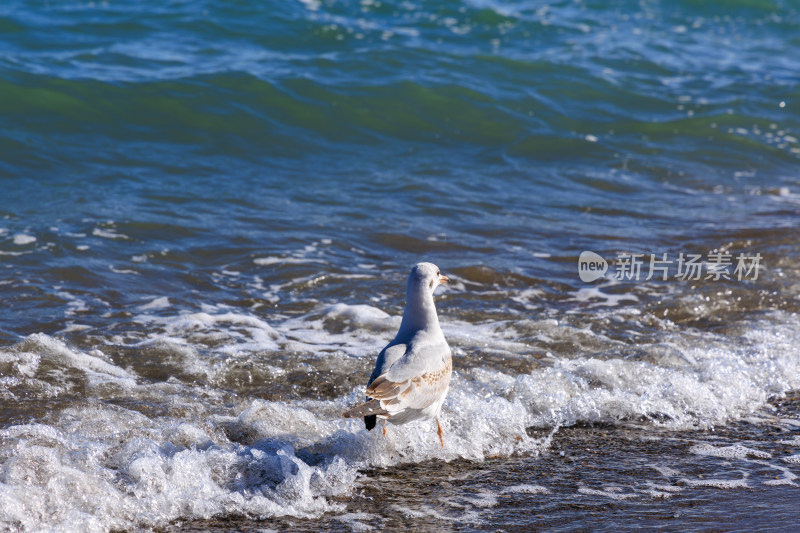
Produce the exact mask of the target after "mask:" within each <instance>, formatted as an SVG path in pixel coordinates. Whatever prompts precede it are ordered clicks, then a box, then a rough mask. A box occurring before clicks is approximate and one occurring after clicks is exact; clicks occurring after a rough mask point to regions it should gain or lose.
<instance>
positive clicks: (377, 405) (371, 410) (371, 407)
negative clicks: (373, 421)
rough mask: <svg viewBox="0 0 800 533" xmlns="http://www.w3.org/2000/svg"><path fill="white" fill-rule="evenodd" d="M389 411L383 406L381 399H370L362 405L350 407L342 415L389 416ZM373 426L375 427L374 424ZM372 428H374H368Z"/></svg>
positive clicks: (347, 416)
mask: <svg viewBox="0 0 800 533" xmlns="http://www.w3.org/2000/svg"><path fill="white" fill-rule="evenodd" d="M388 414H389V411H387V410H386V409H384V408H383V407H382V406H381V401H380V400H370V401H368V402H364V403H362V404H360V405H356V406H355V407H353V408H352V409H348V410H347V411H345V412H344V413H342V416H343V417H344V418H361V417H362V416H373V415H377V416H387V415H388ZM372 427H375V426H374V425H373V426H372ZM368 429H372V428H368Z"/></svg>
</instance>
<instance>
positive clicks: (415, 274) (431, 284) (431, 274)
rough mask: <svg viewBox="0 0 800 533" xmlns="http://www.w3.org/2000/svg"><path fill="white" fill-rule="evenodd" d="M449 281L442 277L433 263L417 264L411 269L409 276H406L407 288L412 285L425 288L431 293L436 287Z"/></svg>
mask: <svg viewBox="0 0 800 533" xmlns="http://www.w3.org/2000/svg"><path fill="white" fill-rule="evenodd" d="M449 281H450V280H449V279H448V278H447V276H442V273H441V272H440V271H439V267H437V266H436V265H434V264H433V263H417V264H416V265H414V267H413V268H412V269H411V274H410V275H409V276H408V284H409V287H410V286H412V285H416V286H418V287H425V288H427V289H428V290H429V291H430V292H431V293H433V291H434V289H436V287H438V286H439V285H441V284H443V283H448V282H449Z"/></svg>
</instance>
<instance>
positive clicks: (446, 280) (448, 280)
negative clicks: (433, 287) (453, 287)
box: [439, 276, 450, 284]
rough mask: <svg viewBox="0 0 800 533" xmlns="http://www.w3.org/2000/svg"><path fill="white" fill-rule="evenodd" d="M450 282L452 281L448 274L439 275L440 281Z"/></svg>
mask: <svg viewBox="0 0 800 533" xmlns="http://www.w3.org/2000/svg"><path fill="white" fill-rule="evenodd" d="M449 282H450V278H448V277H447V276H439V283H444V284H447V283H449Z"/></svg>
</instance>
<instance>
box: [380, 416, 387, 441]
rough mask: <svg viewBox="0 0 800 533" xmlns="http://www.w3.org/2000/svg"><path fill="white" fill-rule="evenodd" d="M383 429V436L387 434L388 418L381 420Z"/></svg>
mask: <svg viewBox="0 0 800 533" xmlns="http://www.w3.org/2000/svg"><path fill="white" fill-rule="evenodd" d="M381 431H382V432H383V436H384V437H385V436H386V420H385V419H384V420H381Z"/></svg>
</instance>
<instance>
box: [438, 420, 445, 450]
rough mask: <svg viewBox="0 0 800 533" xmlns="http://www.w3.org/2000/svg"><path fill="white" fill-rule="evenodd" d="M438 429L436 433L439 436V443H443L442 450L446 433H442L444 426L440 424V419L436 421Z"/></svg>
mask: <svg viewBox="0 0 800 533" xmlns="http://www.w3.org/2000/svg"><path fill="white" fill-rule="evenodd" d="M436 427H437V428H438V429H437V431H436V433H438V434H439V442H441V443H442V448H444V438H443V437H442V435H443V434H444V431H442V425H441V424H440V423H439V419H438V418H437V419H436Z"/></svg>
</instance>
